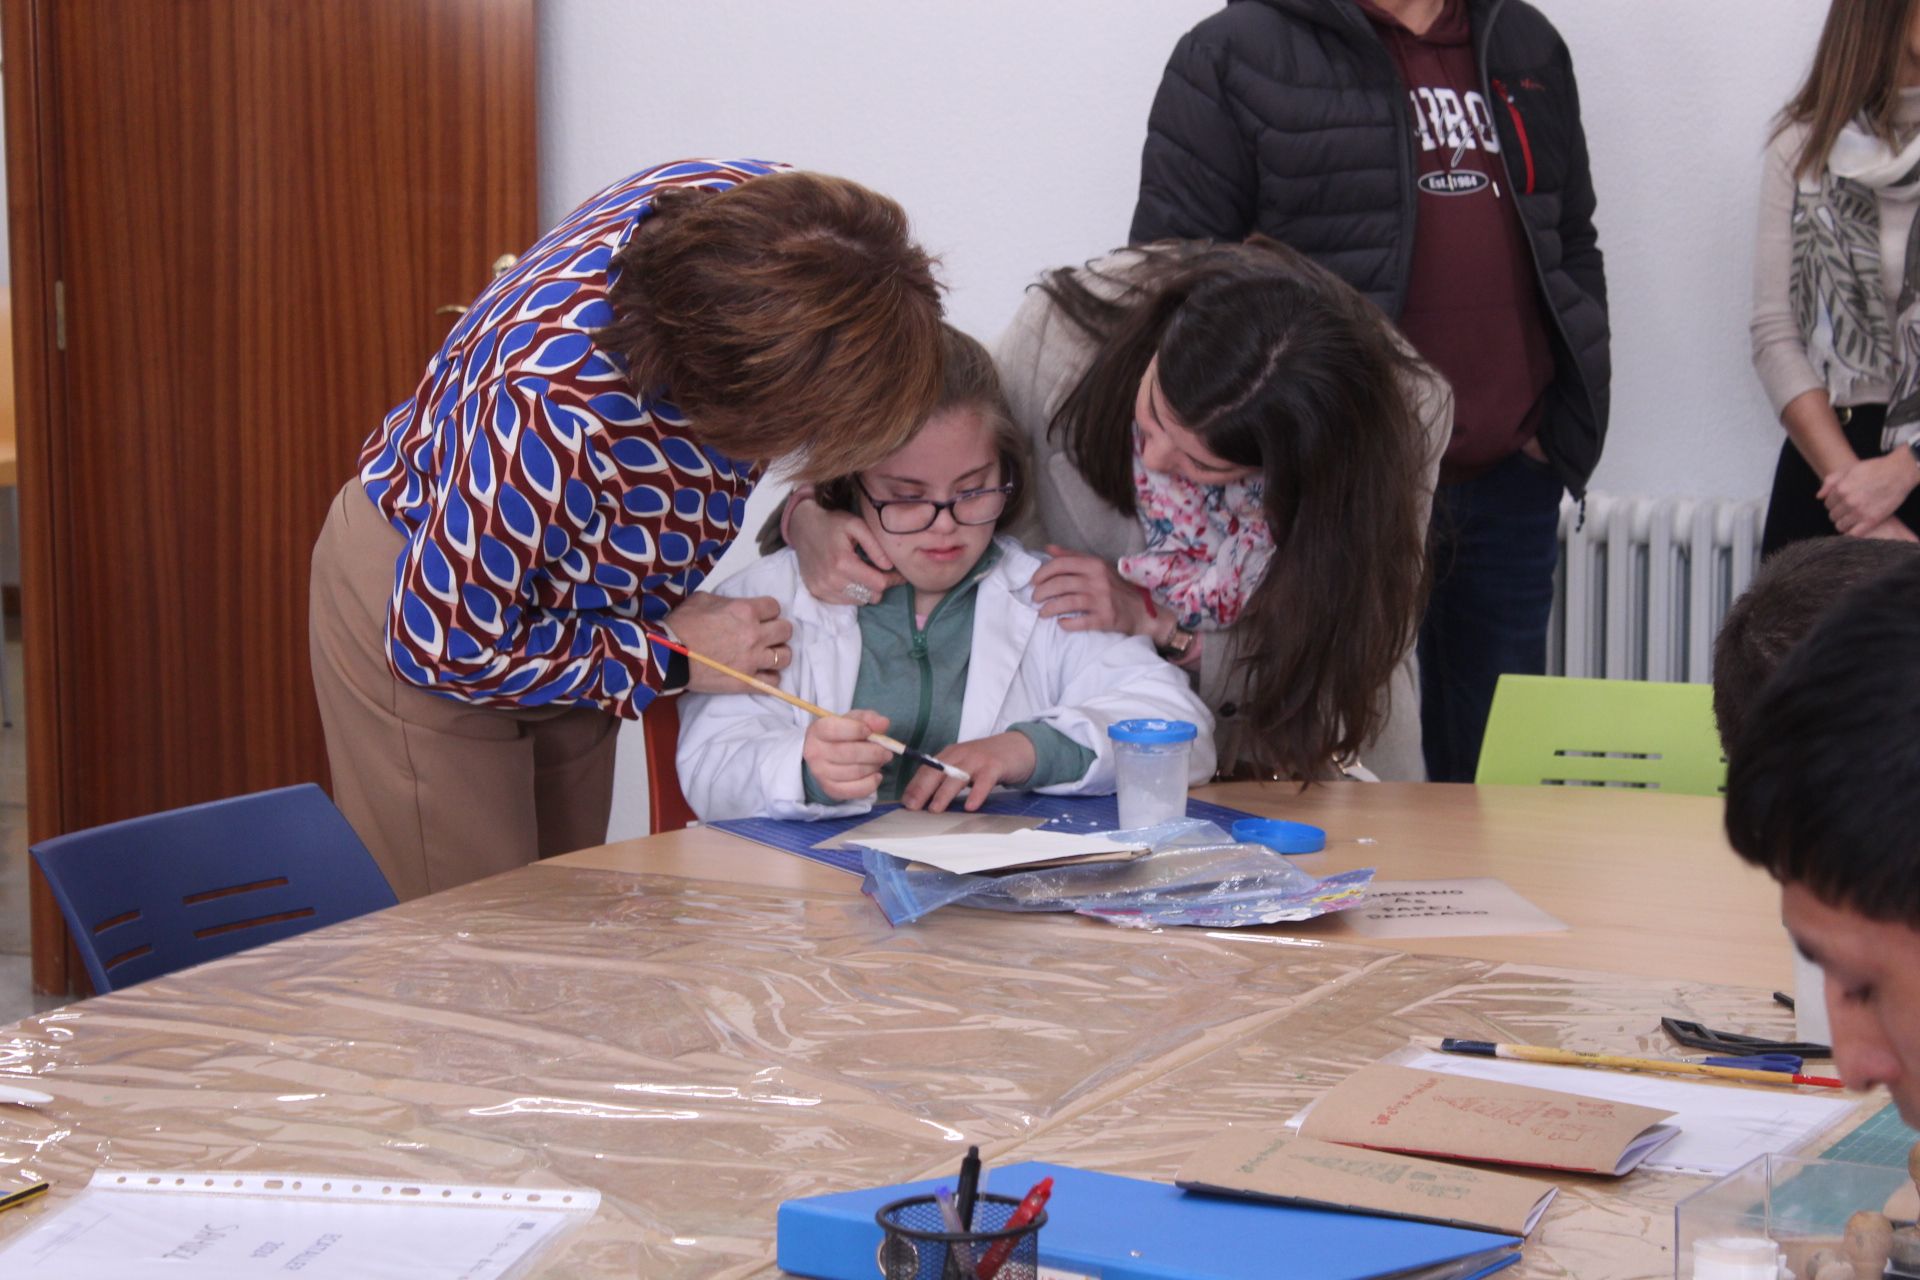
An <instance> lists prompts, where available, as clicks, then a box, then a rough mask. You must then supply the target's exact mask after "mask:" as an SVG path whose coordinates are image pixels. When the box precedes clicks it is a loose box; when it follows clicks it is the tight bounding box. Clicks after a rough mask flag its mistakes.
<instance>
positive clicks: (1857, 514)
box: [1819, 445, 1920, 536]
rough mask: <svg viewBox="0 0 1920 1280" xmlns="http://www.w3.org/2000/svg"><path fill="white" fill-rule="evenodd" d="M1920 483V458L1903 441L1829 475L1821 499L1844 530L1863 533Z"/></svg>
mask: <svg viewBox="0 0 1920 1280" xmlns="http://www.w3.org/2000/svg"><path fill="white" fill-rule="evenodd" d="M1916 485H1920V460H1916V459H1915V458H1914V456H1913V452H1912V450H1910V449H1908V448H1906V447H1905V446H1904V445H1902V446H1900V447H1898V448H1896V449H1894V451H1893V452H1892V453H1889V454H1887V455H1885V456H1884V457H1879V458H1860V459H1857V460H1855V461H1853V462H1850V463H1848V464H1847V465H1846V466H1844V467H1841V468H1840V469H1839V470H1838V471H1835V472H1833V473H1832V474H1830V475H1829V476H1827V479H1826V483H1825V484H1823V485H1821V486H1820V494H1819V497H1820V500H1821V501H1822V502H1824V503H1826V504H1827V516H1828V518H1829V519H1831V520H1832V521H1833V527H1834V528H1836V529H1838V530H1839V531H1840V532H1841V533H1845V534H1853V535H1856V536H1858V535H1864V534H1866V532H1867V530H1869V529H1872V528H1874V527H1876V526H1877V525H1879V524H1881V523H1882V522H1883V521H1885V520H1886V519H1887V517H1889V516H1891V515H1892V514H1893V513H1894V512H1895V511H1897V510H1899V509H1900V504H1901V503H1903V502H1905V501H1906V500H1907V495H1908V494H1910V493H1912V492H1913V490H1914V487H1915V486H1916Z"/></svg>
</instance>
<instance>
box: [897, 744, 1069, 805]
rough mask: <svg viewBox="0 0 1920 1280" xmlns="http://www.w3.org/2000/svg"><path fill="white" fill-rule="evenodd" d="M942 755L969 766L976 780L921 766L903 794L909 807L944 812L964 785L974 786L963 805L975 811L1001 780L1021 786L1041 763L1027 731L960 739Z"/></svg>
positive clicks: (961, 765)
mask: <svg viewBox="0 0 1920 1280" xmlns="http://www.w3.org/2000/svg"><path fill="white" fill-rule="evenodd" d="M940 758H941V759H942V760H945V761H946V762H947V763H948V764H951V765H958V766H959V767H960V768H962V769H965V770H966V771H967V772H968V773H969V774H971V775H973V782H972V783H971V784H969V783H965V782H962V781H960V779H958V778H952V777H948V776H947V775H946V774H944V773H941V772H940V771H939V770H937V769H931V768H929V767H927V766H926V765H921V766H920V769H919V771H918V772H917V773H915V774H914V775H913V781H911V782H909V783H908V784H907V789H906V791H905V793H904V794H902V795H901V797H900V803H901V804H903V805H905V806H906V807H907V808H909V809H925V810H927V811H928V812H929V813H942V812H944V811H945V810H946V807H947V806H948V805H950V804H952V803H953V802H954V800H955V799H957V798H958V797H959V795H960V790H961V788H963V787H966V786H969V785H971V786H972V787H973V791H972V792H971V793H970V794H969V795H968V796H967V802H966V804H965V805H964V806H963V807H964V808H965V809H966V810H967V811H968V812H972V811H973V810H975V809H978V808H979V807H980V806H981V805H983V804H985V803H986V802H987V796H988V795H990V794H991V793H992V791H993V789H994V787H995V786H997V785H999V784H1000V783H1002V782H1004V783H1006V784H1008V785H1009V786H1018V785H1019V784H1021V783H1022V782H1025V781H1026V780H1027V779H1028V778H1031V777H1032V776H1033V768H1034V765H1035V764H1036V763H1037V757H1036V756H1035V755H1034V750H1033V743H1032V742H1031V741H1030V740H1029V739H1028V737H1027V735H1026V734H1024V733H1020V732H1017V731H1015V730H1012V729H1009V730H1008V731H1007V732H1005V733H996V734H994V735H993V736H992V737H991V738H975V739H973V741H971V742H956V743H954V744H953V745H952V746H950V747H948V748H947V749H946V750H945V751H942V752H941V753H940Z"/></svg>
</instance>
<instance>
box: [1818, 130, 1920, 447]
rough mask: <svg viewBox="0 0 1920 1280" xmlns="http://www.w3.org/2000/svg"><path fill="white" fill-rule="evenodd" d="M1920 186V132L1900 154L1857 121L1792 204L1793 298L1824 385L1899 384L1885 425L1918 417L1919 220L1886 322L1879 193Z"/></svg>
mask: <svg viewBox="0 0 1920 1280" xmlns="http://www.w3.org/2000/svg"><path fill="white" fill-rule="evenodd" d="M1916 192H1920V136H1916V137H1914V138H1913V139H1912V140H1911V141H1909V142H1908V143H1907V145H1906V146H1904V147H1902V148H1901V149H1900V150H1899V151H1895V150H1893V149H1892V148H1890V147H1888V146H1887V144H1886V143H1885V142H1883V141H1881V140H1880V139H1879V138H1877V137H1875V136H1874V135H1873V134H1872V133H1871V132H1869V131H1868V130H1866V129H1865V128H1863V127H1861V125H1860V124H1858V123H1857V122H1856V123H1853V124H1849V125H1848V126H1847V127H1846V128H1845V129H1843V130H1842V131H1841V133H1840V137H1839V138H1838V140H1836V141H1835V142H1834V144H1833V151H1832V152H1831V153H1830V154H1829V155H1828V156H1827V163H1826V167H1825V168H1823V169H1822V170H1821V172H1820V174H1819V176H1818V178H1816V179H1804V178H1803V179H1801V181H1800V182H1799V184H1798V186H1797V188H1796V190H1795V192H1794V201H1793V276H1792V280H1791V282H1790V284H1789V286H1788V297H1789V299H1790V301H1791V302H1792V305H1793V317H1794V320H1795V322H1796V323H1797V324H1798V325H1799V326H1800V335H1801V337H1802V338H1803V339H1804V340H1805V342H1806V344H1807V358H1808V359H1809V360H1811V361H1812V362H1813V367H1814V371H1815V372H1816V373H1818V374H1819V375H1820V378H1821V380H1822V381H1823V382H1825V383H1826V386H1827V389H1828V390H1829V391H1830V392H1832V393H1833V395H1834V396H1835V397H1836V398H1838V399H1849V398H1851V393H1852V392H1853V391H1854V389H1855V388H1856V387H1857V386H1858V385H1859V384H1860V383H1861V382H1868V381H1873V382H1886V383H1888V384H1889V385H1890V386H1892V388H1893V394H1892V396H1891V397H1890V398H1889V401H1888V405H1887V424H1886V430H1887V432H1888V438H1889V439H1891V438H1892V432H1893V431H1894V430H1895V429H1896V428H1898V427H1900V426H1903V425H1905V424H1908V423H1911V422H1916V421H1920V220H1916V221H1915V223H1914V232H1915V234H1911V235H1909V236H1908V237H1907V252H1906V263H1905V272H1904V274H1903V275H1902V277H1901V285H1900V296H1899V298H1898V299H1896V300H1895V304H1894V313H1895V321H1894V324H1893V326H1892V328H1889V327H1888V324H1887V307H1886V299H1885V286H1884V284H1883V283H1882V279H1881V270H1880V268H1881V261H1880V203H1879V201H1880V197H1881V196H1882V195H1886V196H1891V197H1894V198H1896V199H1898V198H1905V197H1909V196H1912V195H1913V194H1915V193H1916Z"/></svg>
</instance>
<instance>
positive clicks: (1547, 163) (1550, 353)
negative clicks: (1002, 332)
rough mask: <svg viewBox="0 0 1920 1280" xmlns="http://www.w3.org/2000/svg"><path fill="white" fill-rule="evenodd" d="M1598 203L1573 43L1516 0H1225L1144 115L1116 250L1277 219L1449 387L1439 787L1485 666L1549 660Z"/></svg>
mask: <svg viewBox="0 0 1920 1280" xmlns="http://www.w3.org/2000/svg"><path fill="white" fill-rule="evenodd" d="M1593 213H1594V193H1593V181H1592V178H1591V175H1590V173H1589V169H1588V163H1587V144H1586V139H1585V136H1584V135H1583V134H1582V132H1581V126H1580V95H1579V91H1578V88H1577V86H1576V85H1575V82H1574V74H1573V60H1572V58H1571V57H1570V56H1569V55H1568V53H1567V47H1566V45H1565V44H1564V43H1563V42H1562V41H1561V39H1560V36H1559V33H1558V32H1556V31H1555V30H1554V28H1553V25H1552V24H1551V23H1550V22H1548V21H1547V19H1546V18H1545V17H1543V16H1542V15H1541V14H1540V12H1539V10H1537V9H1535V8H1534V7H1533V6H1532V5H1529V4H1525V3H1522V2H1521V0H1235V2H1234V3H1231V4H1228V5H1227V7H1226V8H1225V9H1223V10H1221V11H1220V12H1218V13H1216V14H1214V15H1213V16H1211V17H1209V18H1207V19H1205V20H1204V21H1202V22H1201V23H1200V24H1199V25H1198V26H1196V27H1194V28H1193V30H1192V31H1190V32H1188V33H1187V34H1186V35H1185V36H1183V37H1181V39H1180V42H1179V44H1178V45H1176V46H1175V48H1174V51H1173V55H1172V57H1171V58H1170V59H1169V61H1168V63H1167V70H1166V76H1165V78H1164V79H1163V80H1162V82H1161V85H1160V91H1159V94H1158V96H1156V97H1155V99H1154V103H1153V110H1152V113H1151V114H1150V116H1149V117H1148V121H1147V140H1146V146H1145V149H1144V152H1143V155H1142V159H1141V165H1140V197H1139V203H1138V205H1137V206H1136V208H1135V210H1134V215H1133V229H1132V233H1131V239H1132V240H1133V241H1134V243H1136V244H1143V243H1146V242H1149V241H1156V240H1167V239H1181V240H1198V239H1210V240H1221V241H1238V240H1242V239H1245V238H1246V236H1247V235H1248V234H1250V233H1252V232H1256V231H1257V232H1261V233H1263V234H1265V235H1268V236H1271V237H1272V238H1274V239H1275V240H1278V241H1281V242H1282V243H1284V244H1287V245H1290V246H1291V247H1293V248H1294V249H1297V250H1299V251H1300V252H1302V253H1304V254H1306V255H1307V256H1308V257H1310V258H1312V259H1313V260H1314V261H1315V262H1317V263H1319V264H1320V265H1321V266H1323V267H1326V268H1327V269H1328V270H1330V271H1332V272H1334V273H1335V274H1337V275H1339V276H1340V277H1341V278H1343V279H1344V280H1345V281H1346V282H1347V283H1348V284H1350V285H1352V286H1353V287H1354V288H1355V289H1358V290H1359V291H1360V292H1361V293H1362V294H1364V295H1365V296H1366V297H1367V298H1368V299H1370V300H1371V301H1373V302H1374V303H1376V304H1377V305H1378V306H1379V307H1380V308H1381V309H1382V310H1383V311H1385V312H1386V314H1387V315H1388V316H1389V317H1391V318H1392V319H1393V320H1394V322H1395V323H1396V324H1398V325H1399V327H1400V330H1401V332H1402V333H1404V334H1405V335H1406V337H1407V339H1408V341H1410V342H1411V343H1412V344H1413V347H1414V349H1415V350H1416V351H1418V352H1419V354H1420V356H1421V357H1422V358H1423V359H1424V360H1425V361H1426V362H1427V363H1428V364H1430V365H1432V366H1433V368H1434V369H1436V370H1437V371H1438V372H1439V373H1440V374H1441V375H1442V376H1443V377H1444V378H1445V379H1446V381H1447V382H1448V383H1449V384H1450V385H1451V386H1452V387H1453V391H1454V394H1455V396H1456V397H1457V399H1456V401H1455V404H1454V410H1453V435H1452V439H1451V442H1450V443H1449V444H1448V447H1447V452H1446V455H1445V457H1444V458H1443V459H1442V460H1441V464H1440V486H1439V489H1438V490H1437V491H1436V493H1435V494H1434V501H1433V515H1432V539H1433V544H1434V554H1433V572H1434V586H1433V593H1432V598H1431V601H1430V602H1429V604H1428V606H1427V610H1426V616H1425V618H1424V620H1423V621H1422V623H1421V626H1420V641H1419V659H1420V684H1421V690H1420V719H1421V728H1422V736H1423V744H1422V745H1423V748H1424V752H1425V757H1426V766H1427V773H1428V776H1429V777H1430V778H1432V779H1433V780H1434V781H1439V782H1468V781H1472V779H1473V774H1474V768H1475V765H1476V763H1477V762H1478V760H1479V755H1480V740H1481V737H1482V736H1483V735H1484V733H1485V730H1486V720H1487V712H1488V710H1489V708H1490V707H1491V706H1492V702H1493V690H1494V686H1495V684H1496V683H1497V682H1498V680H1499V678H1500V676H1501V674H1502V673H1505V672H1515V673H1531V674H1540V673H1543V672H1544V671H1545V670H1546V660H1547V622H1548V617H1549V614H1550V613H1551V609H1552V603H1553V569H1554V564H1555V562H1556V560H1557V559H1558V554H1559V537H1558V534H1559V524H1560V501H1561V497H1562V493H1563V490H1566V489H1571V490H1572V491H1573V492H1574V493H1575V494H1581V493H1583V492H1584V491H1585V488H1586V483H1587V478H1588V477H1589V476H1590V475H1592V473H1593V469H1594V466H1595V464H1596V463H1597V462H1598V461H1599V459H1600V448H1601V444H1602V441H1603V439H1604V437H1605V434H1606V424H1607V396H1608V384H1609V379H1610V370H1609V335H1608V328H1607V287H1606V276H1605V271H1604V268H1603V264H1602V261H1601V255H1600V247H1599V242H1598V238H1597V235H1596V233H1595V230H1594V223H1593Z"/></svg>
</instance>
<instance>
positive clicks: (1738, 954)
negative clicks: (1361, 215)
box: [553, 782, 1793, 991]
mask: <svg viewBox="0 0 1920 1280" xmlns="http://www.w3.org/2000/svg"><path fill="white" fill-rule="evenodd" d="M1195 794H1196V795H1198V796H1201V797H1203V798H1205V799H1209V800H1213V801H1215V802H1217V803H1219V804H1224V805H1229V806H1231V807H1233V808H1236V809H1244V810H1247V811H1248V812H1251V813H1260V814H1265V815H1269V816H1272V817H1281V818H1292V819H1295V820H1297V821H1300V822H1310V823H1312V824H1314V825H1315V826H1318V827H1322V828H1324V829H1325V830H1326V832H1327V841H1328V845H1327V851H1326V852H1325V853H1320V854H1312V855H1308V856H1305V857H1301V858H1299V859H1297V861H1298V862H1299V864H1300V865H1301V866H1302V867H1304V868H1306V869H1307V870H1309V871H1312V872H1313V873H1314V874H1315V875H1328V874H1331V873H1332V872H1335V871H1346V870H1350V869H1352V868H1355V867H1375V868H1377V869H1378V871H1379V877H1380V878H1381V879H1383V880H1431V879H1453V878H1457V877H1465V876H1491V877H1493V878H1495V879H1498V880H1503V881H1505V882H1506V883H1507V884H1509V885H1510V886H1512V887H1513V888H1514V889H1515V890H1516V891H1518V892H1519V893H1520V895H1521V896H1522V897H1524V898H1526V899H1528V900H1529V901H1531V902H1532V903H1534V904H1535V905H1536V906H1538V907H1540V908H1541V909H1542V910H1545V911H1547V912H1550V913H1551V914H1553V915H1555V916H1557V917H1559V918H1560V919H1561V920H1562V921H1564V922H1566V923H1567V924H1568V925H1569V926H1570V928H1569V929H1568V931H1566V932H1564V933H1543V934H1535V935H1531V936H1524V937H1488V938H1409V939H1405V940H1396V941H1394V942H1393V943H1391V944H1383V943H1370V942H1368V941H1367V940H1366V939H1363V938H1360V937H1359V936H1357V935H1356V934H1354V933H1353V931H1352V930H1351V929H1349V928H1347V927H1345V926H1344V925H1343V924H1342V922H1341V920H1340V917H1339V916H1338V915H1334V916H1328V917H1324V918H1323V919H1321V920H1318V921H1314V922H1311V923H1309V924H1305V925H1289V926H1277V927H1275V928H1272V929H1269V930H1265V932H1270V933H1279V934H1285V935H1288V936H1292V937H1297V938H1300V939H1302V940H1303V941H1307V940H1311V941H1318V942H1346V943H1354V944H1356V945H1362V946H1375V947H1383V946H1388V945H1390V946H1391V947H1392V949H1394V950H1399V951H1410V952H1416V953H1422V954H1431V955H1455V956H1472V957H1475V958H1477V959H1482V960H1496V961H1524V962H1526V963H1529V964H1546V965H1561V966H1566V967H1570V968H1581V969H1599V970H1606V971H1609V972H1614V973H1632V974H1641V975H1645V976H1648V977H1667V976H1672V975H1677V974H1688V975H1692V976H1695V977H1698V978H1702V979H1704V980H1706V981H1710V982H1721V983H1727V984H1730V985H1733V986H1742V987H1762V988H1765V989H1767V990H1770V991H1771V990H1776V989H1791V987H1792V984H1793V961H1792V950H1791V944H1790V943H1789V942H1788V940H1787V935H1786V930H1785V929H1784V928H1783V927H1781V925H1780V923H1779V915H1780V894H1779V890H1778V888H1777V887H1776V886H1775V885H1774V883H1773V881H1772V880H1771V879H1770V878H1769V877H1768V876H1767V875H1766V873H1765V872H1763V871H1760V870H1758V869H1757V868H1754V867H1750V866H1748V865H1747V864H1746V863H1744V862H1742V861H1741V860H1740V859H1739V858H1738V857H1737V856H1735V854H1734V853H1733V851H1732V849H1730V848H1729V847H1728V845H1727V842H1726V836H1725V834H1724V833H1723V831H1722V829H1721V825H1720V822H1721V818H1720V802H1719V801H1718V800H1712V799H1707V798H1705V797H1700V796H1670V795H1659V794H1656V793H1653V792H1644V791H1627V790H1619V789H1600V788H1586V787H1475V786H1465V785H1458V786H1448V785H1435V784H1425V783H1410V782H1399V783H1393V782H1383V783H1378V784H1369V785H1358V784H1348V783H1341V784H1335V785H1331V786H1320V787H1311V788H1306V789H1301V788H1297V787H1294V786H1291V785H1287V784H1277V783H1233V784H1230V785H1226V786H1214V787H1205V788H1202V789H1200V790H1199V791H1197V792H1196V793H1195ZM553 865H576V866H595V867H602V868H606V869H609V870H620V871H657V872H660V873H663V874H666V875H700V876H705V877H708V878H713V879H723V880H740V881H743V882H747V883H754V884H773V885H784V886H790V887H794V888H801V887H817V888H823V889H836V888H837V889H845V888H847V887H849V884H850V882H851V883H857V882H853V881H852V877H849V876H848V875H846V874H845V873H844V872H840V871H836V870H834V869H833V868H830V867H824V866H821V865H819V864H817V863H812V862H808V861H807V860H805V859H803V858H796V857H792V856H790V855H788V854H785V853H781V852H778V851H776V850H771V849H766V848H763V847H761V846H758V845H753V844H748V843H746V842H743V841H740V840H736V839H734V838H732V837H731V836H726V835H723V834H721V833H718V832H711V831H699V830H694V831H683V832H676V833H674V834H672V835H670V836H661V837H656V838H654V839H652V840H636V841H630V842H627V843H625V844H618V845H610V846H607V847H606V848H603V849H594V850H589V851H586V852H583V853H577V854H569V855H567V856H566V857H564V858H561V859H558V860H557V863H556V864H553ZM1088 927H1101V926H1095V925H1093V924H1092V922H1088Z"/></svg>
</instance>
